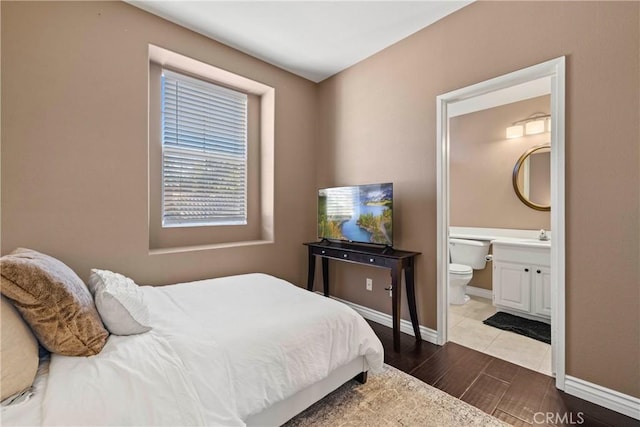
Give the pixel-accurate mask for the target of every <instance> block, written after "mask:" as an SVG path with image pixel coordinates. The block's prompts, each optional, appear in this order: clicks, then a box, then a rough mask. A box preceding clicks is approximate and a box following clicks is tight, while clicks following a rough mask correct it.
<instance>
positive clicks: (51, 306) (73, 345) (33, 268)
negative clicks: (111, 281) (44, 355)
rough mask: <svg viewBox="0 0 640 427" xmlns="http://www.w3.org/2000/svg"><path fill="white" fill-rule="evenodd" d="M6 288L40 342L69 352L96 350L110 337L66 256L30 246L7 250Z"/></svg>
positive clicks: (80, 353)
mask: <svg viewBox="0 0 640 427" xmlns="http://www.w3.org/2000/svg"><path fill="white" fill-rule="evenodd" d="M0 261H2V278H3V279H4V280H3V286H2V289H1V290H2V294H3V295H4V296H6V297H7V298H9V299H10V300H11V301H12V302H13V305H14V306H15V307H16V309H17V310H18V311H19V312H20V314H22V317H23V318H24V320H25V321H26V322H27V323H28V324H29V325H30V326H31V329H32V330H33V332H34V334H35V335H36V336H37V337H38V339H39V340H40V343H41V344H42V345H43V346H44V347H45V348H46V349H47V350H49V351H51V352H53V353H58V354H63V355H65V356H93V355H94V354H98V353H99V352H100V350H102V347H104V345H105V343H106V342H107V338H108V336H109V333H108V332H107V330H106V329H105V328H104V325H103V324H102V320H101V319H100V315H99V314H98V312H97V310H96V307H95V305H94V303H93V298H92V297H91V293H90V292H89V289H87V286H86V285H85V284H84V282H83V281H82V280H81V279H80V278H79V277H78V276H77V275H76V273H74V272H73V270H71V269H70V268H69V267H67V266H66V265H65V264H64V263H62V262H61V261H58V260H57V259H55V258H52V257H50V256H48V255H44V254H41V253H39V252H36V251H33V250H30V249H16V250H15V251H13V252H12V253H10V254H9V255H5V256H3V257H2V258H1V259H0Z"/></svg>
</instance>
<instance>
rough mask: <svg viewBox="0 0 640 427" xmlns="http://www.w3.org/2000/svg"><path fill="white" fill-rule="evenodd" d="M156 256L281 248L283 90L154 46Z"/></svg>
mask: <svg viewBox="0 0 640 427" xmlns="http://www.w3.org/2000/svg"><path fill="white" fill-rule="evenodd" d="M148 82H149V93H148V95H149V98H148V107H149V109H148V113H149V117H148V123H149V131H148V132H149V133H148V137H149V138H148V145H147V147H148V150H149V163H148V180H147V182H148V186H149V187H148V188H149V205H148V206H149V210H148V218H147V219H148V227H149V253H150V254H165V253H173V252H185V251H198V250H204V249H213V248H223V247H236V246H245V245H261V244H270V243H273V237H274V185H275V182H274V170H275V169H274V152H275V150H274V148H275V89H274V88H273V87H270V86H268V85H265V84H264V83H260V82H258V81H255V80H251V79H249V78H246V77H243V76H241V75H239V74H235V73H232V72H230V71H227V70H223V69H221V68H217V67H215V66H213V65H211V64H209V63H205V62H202V61H199V60H197V59H194V58H189V57H186V56H184V55H181V54H179V53H176V52H172V51H170V50H167V49H163V48H161V47H158V46H154V45H149V80H148Z"/></svg>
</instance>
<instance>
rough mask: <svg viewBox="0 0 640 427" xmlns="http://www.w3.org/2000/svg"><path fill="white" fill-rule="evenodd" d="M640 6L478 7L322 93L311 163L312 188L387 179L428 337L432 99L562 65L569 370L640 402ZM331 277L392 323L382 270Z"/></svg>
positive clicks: (432, 293) (342, 291)
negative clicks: (413, 261) (537, 67)
mask: <svg viewBox="0 0 640 427" xmlns="http://www.w3.org/2000/svg"><path fill="white" fill-rule="evenodd" d="M639 7H640V4H639V3H637V2H620V3H611V2H602V3H600V2H584V3H583V2H476V3H473V4H471V5H470V6H467V7H465V8H464V9H462V10H460V11H458V12H456V13H454V14H452V15H449V16H448V17H446V18H445V19H443V20H442V21H440V22H437V23H436V24H434V25H432V26H430V27H428V28H426V29H424V30H422V31H420V32H418V33H416V34H414V35H412V36H410V37H408V38H407V39H405V40H403V41H401V42H399V43H397V44H395V45H394V46H391V47H390V48H388V49H385V50H384V51H382V52H380V53H378V54H377V55H375V56H373V57H370V58H368V59H366V60H365V61H362V62H360V63H358V64H356V65H355V66H353V67H351V68H350V69H348V70H345V71H343V72H341V73H340V74H338V75H336V76H334V77H333V78H330V79H328V80H326V81H324V82H322V83H321V84H320V94H319V97H320V114H321V116H320V117H321V118H322V123H321V126H320V127H319V130H320V133H319V136H320V142H319V147H320V153H319V163H318V165H319V166H320V167H318V184H319V185H320V186H325V185H341V184H352V183H360V182H375V181H381V182H382V181H393V183H394V190H395V196H396V200H395V202H394V208H395V210H394V214H395V215H396V217H395V218H394V220H396V221H395V222H394V224H397V227H396V229H395V237H397V240H396V245H397V246H398V247H399V248H404V249H409V250H416V251H421V252H422V256H421V257H420V259H419V260H418V266H417V284H418V289H417V293H418V300H419V315H420V321H421V323H422V324H424V325H426V326H429V327H431V328H435V327H436V141H435V139H436V102H435V99H436V96H437V95H439V94H442V93H446V92H449V91H451V90H454V89H458V88H461V87H464V86H467V85H470V84H473V83H477V82H480V81H483V80H486V79H489V78H493V77H496V76H499V75H502V74H505V73H508V72H511V71H515V70H518V69H521V68H524V67H527V66H530V65H534V64H536V63H540V62H543V61H546V60H548V59H551V58H555V57H558V56H561V55H566V56H567V76H566V83H567V90H566V96H567V102H566V107H567V112H566V209H567V215H566V223H567V236H566V238H567V245H566V296H567V303H566V312H567V316H566V326H567V373H568V374H569V375H572V376H576V377H578V378H582V379H584V380H587V381H590V382H593V383H596V384H600V385H602V386H605V387H609V388H612V389H614V390H618V391H620V392H622V393H626V394H629V395H632V396H637V397H638V396H640V372H639V371H638V359H639V357H640V354H639V350H640V340H639V337H640V305H639V300H640V298H639V295H640V288H639V283H640V277H639V271H638V261H639V259H640V254H639V248H638V246H639V241H638V235H639V210H638V208H639V206H640V201H639V191H640V189H639V186H638V182H639V181H640V176H639V174H638V170H639V167H638V166H639V165H638V159H639V154H640V153H639V152H638V151H639V147H638V145H639V144H638V140H639V138H640V135H639V124H638V113H639V97H638V93H639V91H640V85H639V77H640V67H639V54H640V46H639V40H640V33H639V27H640V25H639V18H640V16H639V15H640V11H639ZM333 276H334V281H335V282H337V283H336V287H337V288H338V295H339V296H342V297H343V298H346V299H349V300H351V301H354V302H356V303H360V304H364V305H368V306H371V307H373V308H375V309H378V310H382V311H385V312H390V301H389V298H388V296H386V295H385V294H384V291H382V290H380V289H379V288H380V287H381V286H382V284H385V283H388V276H387V275H386V274H385V273H384V272H382V271H377V270H372V269H365V268H364V267H362V268H352V267H351V266H348V267H344V266H340V267H337V268H334V273H333ZM366 276H368V277H374V291H373V292H366V291H365V290H364V288H365V287H364V282H365V277H366ZM376 286H378V288H377V289H376ZM404 314H406V309H405V310H404Z"/></svg>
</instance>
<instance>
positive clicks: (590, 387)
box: [564, 375, 640, 420]
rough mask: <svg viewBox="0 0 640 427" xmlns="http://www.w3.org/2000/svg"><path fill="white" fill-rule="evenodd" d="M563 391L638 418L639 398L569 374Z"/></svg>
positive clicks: (639, 411)
mask: <svg viewBox="0 0 640 427" xmlns="http://www.w3.org/2000/svg"><path fill="white" fill-rule="evenodd" d="M564 391H565V393H567V394H570V395H572V396H576V397H579V398H580V399H584V400H587V401H589V402H591V403H595V404H596V405H600V406H602V407H605V408H607V409H611V410H612V411H616V412H619V413H621V414H624V415H626V416H628V417H631V418H635V419H636V420H640V399H638V398H637V397H633V396H629V395H627V394H624V393H620V392H619V391H615V390H611V389H609V388H606V387H602V386H599V385H597V384H593V383H590V382H588V381H585V380H581V379H580V378H575V377H572V376H570V375H566V376H565V380H564Z"/></svg>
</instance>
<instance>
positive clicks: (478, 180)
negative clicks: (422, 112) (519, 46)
mask: <svg viewBox="0 0 640 427" xmlns="http://www.w3.org/2000/svg"><path fill="white" fill-rule="evenodd" d="M550 102H551V101H550V97H549V96H548V95H547V96H541V97H537V98H533V99H528V100H526V101H520V102H514V103H511V104H507V105H503V106H500V107H495V108H490V109H488V110H483V111H477V112H475V113H470V114H464V115H462V116H457V117H453V118H451V119H450V120H449V132H450V138H449V147H450V148H449V156H450V172H449V174H450V175H449V176H450V180H451V181H450V190H449V196H450V206H449V209H450V217H449V221H450V224H451V225H452V226H456V227H484V228H515V229H534V230H535V229H538V230H539V229H541V228H544V229H547V230H549V229H550V228H551V216H550V214H549V212H548V211H546V212H545V211H537V210H535V209H532V208H530V207H528V206H527V205H525V204H524V203H522V202H521V201H520V199H518V196H516V193H515V191H514V190H513V184H512V181H511V176H512V172H513V167H514V165H515V164H516V162H517V161H518V158H520V156H521V155H522V154H523V153H524V152H525V151H527V150H528V149H530V148H531V147H534V146H536V145H540V144H548V143H549V140H550V133H549V132H545V133H541V134H537V135H527V136H523V137H521V138H514V139H506V137H505V129H506V127H507V126H511V123H513V122H515V121H518V120H522V119H524V118H527V117H529V116H530V115H531V114H533V113H536V112H544V113H547V114H548V113H549V112H550V111H551V105H550Z"/></svg>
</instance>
